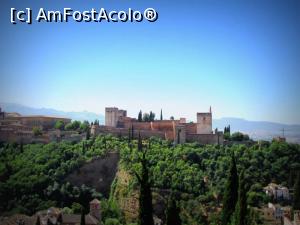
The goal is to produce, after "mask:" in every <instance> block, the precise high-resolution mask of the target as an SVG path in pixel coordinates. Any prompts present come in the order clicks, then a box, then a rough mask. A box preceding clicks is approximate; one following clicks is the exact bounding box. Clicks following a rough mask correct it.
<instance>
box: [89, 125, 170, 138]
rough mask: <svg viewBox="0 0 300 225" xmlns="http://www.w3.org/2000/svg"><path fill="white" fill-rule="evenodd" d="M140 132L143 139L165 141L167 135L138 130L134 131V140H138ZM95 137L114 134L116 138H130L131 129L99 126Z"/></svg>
mask: <svg viewBox="0 0 300 225" xmlns="http://www.w3.org/2000/svg"><path fill="white" fill-rule="evenodd" d="M139 132H140V134H141V136H142V137H143V138H150V137H159V138H162V139H164V138H165V133H164V132H160V131H152V130H137V129H134V134H133V135H134V138H138V135H139ZM93 134H94V135H98V134H112V135H114V136H122V137H128V134H129V128H114V127H107V126H98V127H96V128H95V130H94V131H93Z"/></svg>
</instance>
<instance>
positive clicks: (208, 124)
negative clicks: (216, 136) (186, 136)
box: [197, 113, 212, 134]
mask: <svg viewBox="0 0 300 225" xmlns="http://www.w3.org/2000/svg"><path fill="white" fill-rule="evenodd" d="M211 133H212V114H211V113H197V134H211Z"/></svg>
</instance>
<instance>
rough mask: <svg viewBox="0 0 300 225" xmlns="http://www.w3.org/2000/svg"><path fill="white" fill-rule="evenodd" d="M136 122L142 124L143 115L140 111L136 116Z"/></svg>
mask: <svg viewBox="0 0 300 225" xmlns="http://www.w3.org/2000/svg"><path fill="white" fill-rule="evenodd" d="M138 121H139V122H142V121H143V113H142V110H140V112H139V115H138Z"/></svg>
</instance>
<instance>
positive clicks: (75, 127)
mask: <svg viewBox="0 0 300 225" xmlns="http://www.w3.org/2000/svg"><path fill="white" fill-rule="evenodd" d="M80 125H81V122H80V121H78V120H75V121H73V122H72V128H73V130H77V129H78V128H79V127H80Z"/></svg>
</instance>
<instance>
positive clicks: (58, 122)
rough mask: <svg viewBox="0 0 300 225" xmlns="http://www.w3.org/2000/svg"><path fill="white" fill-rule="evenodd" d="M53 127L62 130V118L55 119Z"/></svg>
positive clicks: (63, 125) (63, 124)
mask: <svg viewBox="0 0 300 225" xmlns="http://www.w3.org/2000/svg"><path fill="white" fill-rule="evenodd" d="M54 128H55V129H58V130H64V129H65V123H64V122H63V121H62V120H58V121H56V123H55V125H54Z"/></svg>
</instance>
